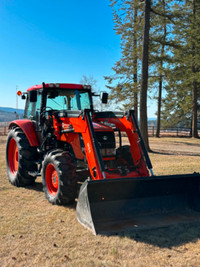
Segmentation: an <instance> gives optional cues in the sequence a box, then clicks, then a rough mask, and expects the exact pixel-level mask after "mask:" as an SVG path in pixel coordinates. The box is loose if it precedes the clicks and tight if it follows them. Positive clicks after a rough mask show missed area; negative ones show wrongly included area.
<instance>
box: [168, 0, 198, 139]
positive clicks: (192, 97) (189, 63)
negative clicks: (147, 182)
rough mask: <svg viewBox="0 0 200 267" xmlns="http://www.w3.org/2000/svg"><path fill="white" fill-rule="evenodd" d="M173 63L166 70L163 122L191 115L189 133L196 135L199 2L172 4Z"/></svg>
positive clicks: (182, 118) (174, 120) (179, 119)
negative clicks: (190, 129) (166, 80)
mask: <svg viewBox="0 0 200 267" xmlns="http://www.w3.org/2000/svg"><path fill="white" fill-rule="evenodd" d="M173 14H174V21H175V23H174V26H173V36H174V40H175V43H176V45H175V46H174V48H173V51H172V52H173V65H172V68H171V69H170V70H168V75H167V76H168V77H167V78H168V86H167V97H166V99H165V108H164V114H163V118H164V120H165V124H166V123H167V122H168V124H169V122H170V124H172V123H173V124H175V123H180V122H183V121H186V122H187V120H188V119H192V136H193V137H198V131H197V107H198V99H199V96H200V94H199V93H200V37H199V30H200V2H199V1H197V0H190V1H189V0H188V1H178V2H175V3H174V6H173Z"/></svg>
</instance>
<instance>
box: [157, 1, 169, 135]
mask: <svg viewBox="0 0 200 267" xmlns="http://www.w3.org/2000/svg"><path fill="white" fill-rule="evenodd" d="M162 5H163V11H164V13H165V0H162ZM166 35H167V27H166V18H164V33H163V43H162V49H161V61H160V71H161V74H160V80H159V92H158V112H157V130H156V137H160V120H161V119H160V117H161V103H162V84H163V76H162V74H163V56H164V53H165V41H166Z"/></svg>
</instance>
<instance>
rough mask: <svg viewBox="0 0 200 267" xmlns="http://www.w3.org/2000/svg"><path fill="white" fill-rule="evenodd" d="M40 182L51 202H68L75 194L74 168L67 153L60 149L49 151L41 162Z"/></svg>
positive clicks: (71, 200) (70, 201)
mask: <svg viewBox="0 0 200 267" xmlns="http://www.w3.org/2000/svg"><path fill="white" fill-rule="evenodd" d="M42 183H43V189H44V192H45V195H46V198H47V199H48V201H49V202H50V203H52V204H59V205H63V204H70V203H72V202H74V200H75V198H76V196H77V181H76V169H75V166H74V163H73V160H72V158H71V157H70V155H69V153H68V152H66V151H63V150H60V149H55V150H53V151H51V152H49V153H48V154H47V155H46V156H45V158H44V161H43V164H42Z"/></svg>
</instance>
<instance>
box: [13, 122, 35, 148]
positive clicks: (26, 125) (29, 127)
mask: <svg viewBox="0 0 200 267" xmlns="http://www.w3.org/2000/svg"><path fill="white" fill-rule="evenodd" d="M16 126H18V127H20V128H21V129H22V131H23V132H24V134H25V135H26V137H27V139H28V141H29V144H30V146H39V143H38V140H37V137H36V134H35V129H34V127H33V123H32V121H31V120H27V119H23V120H15V121H12V122H11V123H10V124H9V126H8V128H9V129H11V128H15V127H16Z"/></svg>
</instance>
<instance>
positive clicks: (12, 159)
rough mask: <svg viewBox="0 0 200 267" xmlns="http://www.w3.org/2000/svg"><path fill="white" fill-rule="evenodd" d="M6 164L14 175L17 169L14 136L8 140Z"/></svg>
mask: <svg viewBox="0 0 200 267" xmlns="http://www.w3.org/2000/svg"><path fill="white" fill-rule="evenodd" d="M8 165H9V169H10V171H11V173H12V174H14V175H15V174H16V173H17V170H18V147H17V143H16V141H15V139H14V138H12V139H11V140H10V142H9V147H8Z"/></svg>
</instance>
